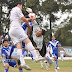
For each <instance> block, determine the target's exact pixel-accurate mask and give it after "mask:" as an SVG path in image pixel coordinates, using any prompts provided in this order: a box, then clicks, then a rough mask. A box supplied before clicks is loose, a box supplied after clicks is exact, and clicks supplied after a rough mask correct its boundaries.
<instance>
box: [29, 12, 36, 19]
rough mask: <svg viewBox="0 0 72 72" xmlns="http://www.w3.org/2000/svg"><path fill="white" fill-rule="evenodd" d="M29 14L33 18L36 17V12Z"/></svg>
mask: <svg viewBox="0 0 72 72" xmlns="http://www.w3.org/2000/svg"><path fill="white" fill-rule="evenodd" d="M28 16H29V18H31V19H36V14H35V13H29V14H28Z"/></svg>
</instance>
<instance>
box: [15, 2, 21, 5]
mask: <svg viewBox="0 0 72 72" xmlns="http://www.w3.org/2000/svg"><path fill="white" fill-rule="evenodd" d="M18 4H19V5H22V2H16V3H15V4H14V6H17V5H18Z"/></svg>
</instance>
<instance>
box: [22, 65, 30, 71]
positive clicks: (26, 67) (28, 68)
mask: <svg viewBox="0 0 72 72" xmlns="http://www.w3.org/2000/svg"><path fill="white" fill-rule="evenodd" d="M21 67H22V68H24V69H26V70H31V68H30V67H29V66H28V65H27V64H21Z"/></svg>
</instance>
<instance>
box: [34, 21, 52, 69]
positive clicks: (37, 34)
mask: <svg viewBox="0 0 72 72" xmlns="http://www.w3.org/2000/svg"><path fill="white" fill-rule="evenodd" d="M43 35H44V30H43V29H41V28H40V27H39V25H38V23H37V22H36V21H33V40H34V42H35V43H36V45H37V47H36V49H37V50H38V51H39V53H40V56H42V57H45V58H46V60H47V61H45V65H46V69H47V70H48V63H47V62H49V64H50V65H51V64H52V60H51V59H50V57H49V56H48V55H47V54H48V53H47V51H46V44H45V42H44V40H43ZM40 63H41V68H43V62H42V61H40Z"/></svg>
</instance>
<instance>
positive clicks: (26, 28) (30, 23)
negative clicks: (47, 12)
mask: <svg viewBox="0 0 72 72" xmlns="http://www.w3.org/2000/svg"><path fill="white" fill-rule="evenodd" d="M29 25H31V26H32V22H30V21H29ZM22 28H23V29H24V31H25V32H26V33H27V30H28V26H27V24H26V23H25V22H24V23H22Z"/></svg>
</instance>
